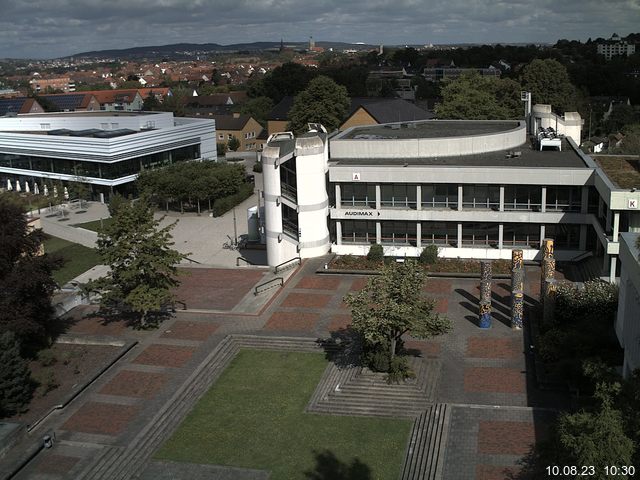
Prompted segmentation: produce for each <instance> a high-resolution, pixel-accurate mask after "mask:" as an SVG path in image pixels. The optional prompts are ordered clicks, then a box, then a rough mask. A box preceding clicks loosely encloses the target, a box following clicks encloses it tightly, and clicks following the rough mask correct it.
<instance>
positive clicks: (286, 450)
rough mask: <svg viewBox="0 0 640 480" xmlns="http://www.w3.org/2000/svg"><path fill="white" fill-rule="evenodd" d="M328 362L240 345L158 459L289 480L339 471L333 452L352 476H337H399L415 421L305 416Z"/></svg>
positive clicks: (308, 355)
mask: <svg viewBox="0 0 640 480" xmlns="http://www.w3.org/2000/svg"><path fill="white" fill-rule="evenodd" d="M326 366H327V361H326V359H325V358H324V355H322V354H315V353H292V352H286V353H285V352H269V351H261V350H242V351H241V352H240V353H239V354H238V356H237V357H236V358H235V359H234V360H233V362H232V363H231V365H230V366H229V367H228V368H227V369H226V371H225V372H224V373H223V374H222V376H221V377H220V379H219V380H218V381H217V383H216V384H215V385H214V386H213V387H212V388H211V389H210V390H209V391H208V392H207V393H206V394H205V395H204V396H203V397H202V399H200V401H199V402H198V404H197V405H196V406H195V408H194V409H193V411H191V413H190V414H189V415H188V416H187V418H186V419H185V421H184V422H183V423H182V425H181V426H180V427H179V429H178V431H177V432H176V433H175V434H174V435H173V436H172V437H171V438H170V439H169V440H168V441H167V442H166V443H165V444H164V445H163V446H162V448H161V449H160V450H159V451H158V452H157V453H156V458H158V459H164V460H174V461H182V462H191V463H210V464H216V465H228V466H235V467H245V468H254V469H260V470H269V471H271V472H272V476H271V478H272V480H289V479H293V478H296V479H297V478H305V472H317V471H318V470H317V467H318V466H319V465H320V464H322V468H323V469H324V470H323V471H326V470H327V469H329V470H330V471H332V472H337V471H340V470H339V467H337V466H336V465H335V462H334V461H333V455H335V457H336V458H337V460H338V462H340V463H342V464H343V465H344V467H345V469H349V468H350V470H349V473H350V476H348V477H346V476H344V477H343V476H339V475H337V474H334V475H332V478H350V479H353V480H357V479H369V480H378V479H380V480H382V479H394V480H395V479H396V478H398V475H399V473H400V469H401V467H402V461H403V456H404V452H405V447H406V443H407V441H408V438H409V432H410V430H411V421H410V420H406V419H389V418H365V417H346V416H331V415H318V414H310V413H304V408H305V406H306V404H307V402H308V401H309V398H310V397H311V394H312V393H313V391H314V390H315V388H316V385H317V383H318V381H319V380H320V376H321V375H322V372H323V371H324V369H325V368H326ZM320 455H321V456H322V457H323V460H322V461H320V460H319V456H320ZM363 464H364V466H363ZM367 467H368V469H370V476H367V475H366V470H367ZM325 473H326V472H325ZM312 478H330V477H328V476H327V477H324V476H323V477H312Z"/></svg>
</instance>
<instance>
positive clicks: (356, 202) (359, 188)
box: [340, 183, 376, 208]
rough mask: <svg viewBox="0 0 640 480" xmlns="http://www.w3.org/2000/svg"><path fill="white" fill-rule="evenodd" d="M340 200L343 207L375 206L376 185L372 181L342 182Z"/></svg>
mask: <svg viewBox="0 0 640 480" xmlns="http://www.w3.org/2000/svg"><path fill="white" fill-rule="evenodd" d="M340 202H341V205H342V206H343V207H345V206H346V207H369V208H376V186H375V185H374V184H373V183H343V184H341V185H340Z"/></svg>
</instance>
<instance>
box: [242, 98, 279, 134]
mask: <svg viewBox="0 0 640 480" xmlns="http://www.w3.org/2000/svg"><path fill="white" fill-rule="evenodd" d="M272 108H273V101H272V100H271V99H270V98H269V97H257V98H250V99H249V100H247V101H246V102H245V103H244V104H243V105H242V106H241V107H240V113H242V114H244V115H251V117H253V118H254V119H255V121H256V122H258V123H259V124H260V125H262V126H263V127H266V126H267V115H268V114H269V112H270V111H271V109H272Z"/></svg>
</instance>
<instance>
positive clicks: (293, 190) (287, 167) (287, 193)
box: [280, 158, 298, 202]
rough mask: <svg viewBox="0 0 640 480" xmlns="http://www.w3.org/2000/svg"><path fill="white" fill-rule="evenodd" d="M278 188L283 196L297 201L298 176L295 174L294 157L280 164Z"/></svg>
mask: <svg viewBox="0 0 640 480" xmlns="http://www.w3.org/2000/svg"><path fill="white" fill-rule="evenodd" d="M280 189H281V191H282V196H283V197H286V198H288V199H289V200H291V201H294V202H297V201H298V178H297V176H296V159H295V158H292V159H291V160H288V161H286V162H284V163H282V164H281V165H280Z"/></svg>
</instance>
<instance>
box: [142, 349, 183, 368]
mask: <svg viewBox="0 0 640 480" xmlns="http://www.w3.org/2000/svg"><path fill="white" fill-rule="evenodd" d="M193 352H195V349H194V348H191V347H180V346H177V345H149V346H148V347H147V348H146V349H145V350H144V351H143V352H142V353H141V354H140V355H138V356H137V357H136V359H135V360H134V361H133V362H132V363H142V364H144V365H157V366H160V367H181V366H183V365H184V364H185V363H187V361H189V359H190V358H191V356H192V355H193Z"/></svg>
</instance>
